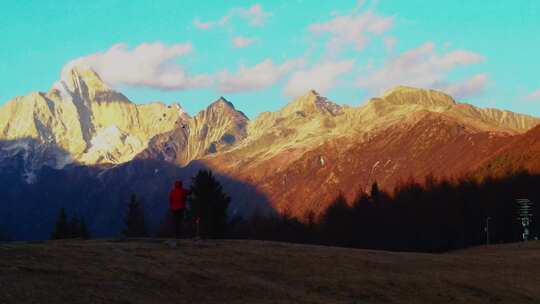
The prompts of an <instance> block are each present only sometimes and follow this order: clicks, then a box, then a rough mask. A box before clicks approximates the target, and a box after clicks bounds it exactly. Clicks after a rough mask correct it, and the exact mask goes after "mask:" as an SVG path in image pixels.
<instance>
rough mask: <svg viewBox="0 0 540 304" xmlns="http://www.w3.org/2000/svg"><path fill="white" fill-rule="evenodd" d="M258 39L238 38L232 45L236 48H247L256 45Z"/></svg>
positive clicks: (234, 39) (233, 40)
mask: <svg viewBox="0 0 540 304" xmlns="http://www.w3.org/2000/svg"><path fill="white" fill-rule="evenodd" d="M256 41H257V39H255V38H248V37H242V36H236V37H234V38H233V39H232V41H231V42H232V44H233V46H234V47H235V48H238V49H240V48H245V47H247V46H250V45H252V44H253V43H255V42H256Z"/></svg>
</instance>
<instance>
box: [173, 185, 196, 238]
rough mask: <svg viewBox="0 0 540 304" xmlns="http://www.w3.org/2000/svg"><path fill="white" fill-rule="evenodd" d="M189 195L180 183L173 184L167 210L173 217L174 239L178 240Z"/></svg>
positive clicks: (187, 190)
mask: <svg viewBox="0 0 540 304" xmlns="http://www.w3.org/2000/svg"><path fill="white" fill-rule="evenodd" d="M190 194H191V190H190V189H184V188H183V187H182V181H179V180H177V181H176V182H174V187H173V189H172V190H171V192H170V193H169V209H170V210H171V213H172V215H173V220H174V229H175V236H176V238H180V235H181V233H182V224H183V221H184V211H185V210H186V199H187V196H188V195H190Z"/></svg>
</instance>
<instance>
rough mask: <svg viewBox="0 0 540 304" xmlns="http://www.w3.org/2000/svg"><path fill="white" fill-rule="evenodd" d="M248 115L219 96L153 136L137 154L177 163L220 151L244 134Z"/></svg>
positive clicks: (146, 157) (227, 147)
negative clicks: (147, 145) (195, 113)
mask: <svg viewBox="0 0 540 304" xmlns="http://www.w3.org/2000/svg"><path fill="white" fill-rule="evenodd" d="M247 123H248V118H247V117H246V116H245V115H244V114H243V113H242V112H239V111H237V110H236V109H235V108H234V106H233V104H232V103H230V102H228V101H227V100H226V99H225V98H223V97H221V98H220V99H218V100H217V101H215V102H213V103H212V104H211V105H210V106H208V108H206V110H204V111H201V112H200V113H199V114H197V115H196V116H195V117H193V119H189V120H186V121H185V124H182V125H181V126H179V127H177V128H175V129H174V130H171V131H169V132H166V133H162V134H160V135H157V136H155V137H154V138H153V139H152V140H151V141H150V144H149V147H148V148H147V149H146V150H145V151H144V152H142V153H141V154H140V155H139V156H138V157H139V158H141V159H159V160H166V161H169V162H173V163H176V164H179V165H183V166H185V165H187V164H188V163H189V162H190V161H192V160H195V159H200V158H203V157H204V156H207V155H211V154H215V153H220V152H222V151H225V150H227V149H229V148H230V147H232V146H234V145H235V144H237V143H238V142H240V141H242V140H243V139H244V138H245V137H246V126H247Z"/></svg>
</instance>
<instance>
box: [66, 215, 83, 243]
mask: <svg viewBox="0 0 540 304" xmlns="http://www.w3.org/2000/svg"><path fill="white" fill-rule="evenodd" d="M80 234H81V233H80V222H79V219H78V218H77V216H76V215H75V214H73V216H72V217H71V220H70V221H69V224H68V235H69V237H70V238H78V237H80Z"/></svg>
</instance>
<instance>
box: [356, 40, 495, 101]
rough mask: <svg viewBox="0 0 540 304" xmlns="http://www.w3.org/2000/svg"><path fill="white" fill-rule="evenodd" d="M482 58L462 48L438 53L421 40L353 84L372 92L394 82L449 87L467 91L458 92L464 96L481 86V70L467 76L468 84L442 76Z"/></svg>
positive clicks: (381, 89) (376, 91)
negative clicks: (450, 80) (454, 81)
mask: <svg viewBox="0 0 540 304" xmlns="http://www.w3.org/2000/svg"><path fill="white" fill-rule="evenodd" d="M482 61H483V57H482V56H481V55H479V54H477V53H474V52H470V51H464V50H457V51H452V52H447V53H444V54H438V53H437V52H436V51H435V45H434V44H433V43H425V44H423V45H421V46H419V47H418V48H416V49H412V50H409V51H406V52H404V53H401V54H399V55H398V56H397V57H394V58H391V59H389V60H387V61H386V62H385V63H384V64H383V66H382V67H381V68H379V69H378V70H374V71H371V73H370V72H368V74H367V75H366V76H362V77H360V78H358V82H357V84H358V86H359V87H362V88H365V89H367V90H368V91H370V93H372V94H376V95H378V94H381V93H382V92H383V91H385V90H387V89H389V88H391V87H393V86H396V85H408V86H415V87H422V88H434V89H445V88H450V89H451V90H454V91H455V92H457V93H467V94H464V95H462V96H461V97H466V96H470V95H471V94H473V95H474V94H476V91H475V90H474V89H477V90H481V89H482V88H483V85H485V83H486V80H487V77H486V76H485V74H481V75H477V76H475V77H473V78H472V79H469V81H472V84H471V85H469V86H467V85H465V84H461V85H459V84H458V85H456V84H451V83H448V81H447V80H446V76H447V74H448V73H449V72H451V71H453V70H454V69H456V68H458V67H461V66H467V65H472V64H478V63H481V62H482ZM482 84H483V85H482Z"/></svg>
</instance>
